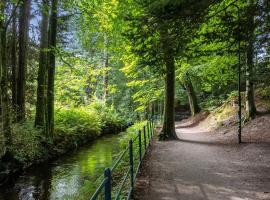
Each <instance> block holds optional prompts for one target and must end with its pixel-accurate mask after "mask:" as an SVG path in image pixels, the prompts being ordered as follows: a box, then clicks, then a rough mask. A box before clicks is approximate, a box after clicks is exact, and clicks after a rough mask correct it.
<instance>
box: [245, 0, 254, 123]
mask: <svg viewBox="0 0 270 200" xmlns="http://www.w3.org/2000/svg"><path fill="white" fill-rule="evenodd" d="M247 15H248V23H247V25H248V34H247V35H248V41H247V50H246V111H247V115H248V117H249V118H254V117H255V115H256V106H255V99H254V78H253V77H254V71H253V70H254V62H253V58H254V42H255V41H254V40H255V38H254V37H255V36H254V31H255V21H254V17H255V7H254V2H253V0H250V1H249V10H248V12H247Z"/></svg>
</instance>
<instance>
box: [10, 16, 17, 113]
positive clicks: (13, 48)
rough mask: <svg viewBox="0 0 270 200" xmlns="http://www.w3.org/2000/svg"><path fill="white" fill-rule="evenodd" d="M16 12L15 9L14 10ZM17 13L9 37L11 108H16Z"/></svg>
mask: <svg viewBox="0 0 270 200" xmlns="http://www.w3.org/2000/svg"><path fill="white" fill-rule="evenodd" d="M15 12H16V11H15ZM16 20H17V15H16V13H15V15H14V17H13V19H12V39H11V68H12V70H11V71H12V84H11V85H12V90H11V91H12V105H13V110H16V104H17V78H18V70H17V23H16Z"/></svg>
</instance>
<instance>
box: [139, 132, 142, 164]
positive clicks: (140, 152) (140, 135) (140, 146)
mask: <svg viewBox="0 0 270 200" xmlns="http://www.w3.org/2000/svg"><path fill="white" fill-rule="evenodd" d="M139 155H140V165H141V162H142V131H141V130H139Z"/></svg>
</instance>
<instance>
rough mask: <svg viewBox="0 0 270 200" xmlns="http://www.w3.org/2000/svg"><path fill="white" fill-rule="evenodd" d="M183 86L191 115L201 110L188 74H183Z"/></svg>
mask: <svg viewBox="0 0 270 200" xmlns="http://www.w3.org/2000/svg"><path fill="white" fill-rule="evenodd" d="M183 82H184V86H185V89H186V92H187V95H188V101H189V106H190V111H191V114H192V116H194V115H196V114H197V113H199V112H200V111H201V109H200V106H199V104H198V99H197V96H196V93H195V90H194V87H193V84H192V81H191V79H190V77H189V76H188V74H186V75H185V77H184V81H183Z"/></svg>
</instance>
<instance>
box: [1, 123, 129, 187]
mask: <svg viewBox="0 0 270 200" xmlns="http://www.w3.org/2000/svg"><path fill="white" fill-rule="evenodd" d="M126 128H127V126H125V127H121V128H119V127H115V128H114V129H112V130H111V132H110V131H109V130H108V129H107V130H106V131H105V130H104V131H102V134H89V135H84V136H82V135H65V136H63V135H58V136H57V137H55V138H54V140H53V141H52V142H42V146H40V147H39V150H40V152H39V155H38V156H37V157H35V158H32V159H31V161H27V162H20V161H19V160H18V159H16V158H14V157H13V156H12V155H5V156H4V157H2V158H1V162H0V187H1V186H3V185H6V184H12V183H13V182H14V181H15V180H16V178H17V177H18V176H19V175H20V174H21V173H22V172H23V171H24V170H26V169H28V168H33V167H36V166H38V165H40V164H43V163H47V162H51V161H53V160H56V159H58V158H60V157H62V156H63V155H66V154H67V153H69V152H71V151H74V150H77V149H78V148H80V147H82V146H84V145H86V144H88V143H92V142H94V141H95V140H96V139H98V138H100V137H102V136H104V135H105V134H117V133H120V132H121V131H122V130H124V129H126ZM109 132H110V133H109Z"/></svg>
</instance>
